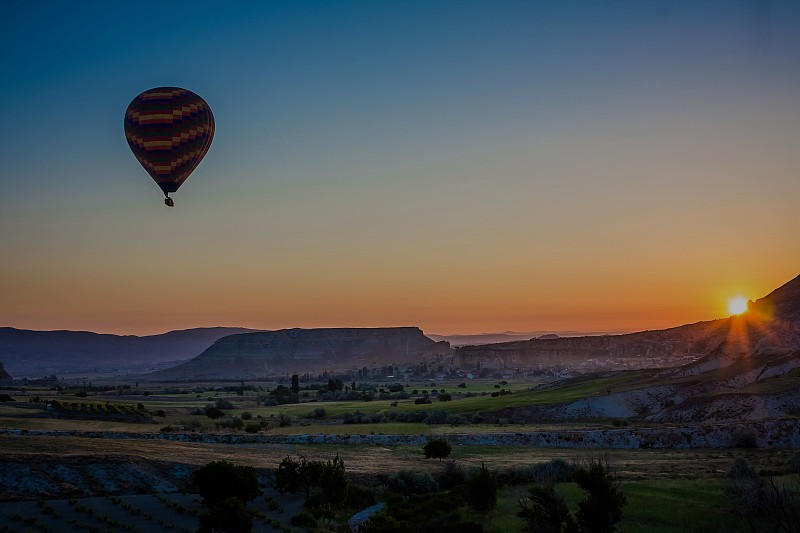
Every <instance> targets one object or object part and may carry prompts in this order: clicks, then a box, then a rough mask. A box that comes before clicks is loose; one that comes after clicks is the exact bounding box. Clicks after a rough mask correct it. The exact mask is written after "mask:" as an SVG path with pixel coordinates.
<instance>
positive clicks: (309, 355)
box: [150, 327, 450, 379]
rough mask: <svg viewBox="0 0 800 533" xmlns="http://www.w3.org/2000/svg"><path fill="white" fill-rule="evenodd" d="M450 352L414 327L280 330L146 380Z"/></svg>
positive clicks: (235, 341)
mask: <svg viewBox="0 0 800 533" xmlns="http://www.w3.org/2000/svg"><path fill="white" fill-rule="evenodd" d="M449 352H450V345H449V344H448V343H447V342H436V341H434V340H432V339H429V338H428V337H426V336H425V335H424V334H423V333H422V331H421V330H420V329H419V328H414V327H401V328H323V329H297V328H295V329H283V330H279V331H271V332H264V333H245V334H241V335H231V336H228V337H225V338H222V339H220V340H218V341H217V342H216V343H214V344H213V345H212V346H211V347H210V348H208V349H207V350H206V351H205V352H203V353H202V354H200V355H199V356H198V357H195V358H194V359H192V360H190V361H187V362H186V363H183V364H181V365H179V366H176V367H174V368H170V369H167V370H163V371H160V372H156V373H154V374H151V375H150V377H152V378H156V379H238V378H255V377H265V376H270V375H272V376H275V375H282V374H285V373H298V374H299V373H305V372H310V373H314V372H323V371H330V370H336V369H342V368H355V367H359V368H360V367H362V366H376V365H386V364H393V363H395V364H396V363H404V362H409V361H417V360H419V359H420V358H422V357H425V356H429V355H440V354H441V355H446V354H448V353H449Z"/></svg>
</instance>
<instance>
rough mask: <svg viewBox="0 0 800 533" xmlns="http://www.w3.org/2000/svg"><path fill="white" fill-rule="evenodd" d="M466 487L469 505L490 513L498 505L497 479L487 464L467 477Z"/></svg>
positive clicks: (479, 510)
mask: <svg viewBox="0 0 800 533" xmlns="http://www.w3.org/2000/svg"><path fill="white" fill-rule="evenodd" d="M464 487H465V493H464V497H465V499H466V501H467V505H469V506H470V507H471V508H472V509H474V510H476V511H478V512H479V513H488V512H489V511H491V510H492V509H494V506H495V505H497V480H496V479H495V475H494V474H493V473H492V472H490V471H489V469H488V468H486V465H485V464H481V467H480V468H479V469H478V471H477V472H475V473H474V474H472V475H471V476H470V477H469V478H468V479H467V482H466V483H465V484H464Z"/></svg>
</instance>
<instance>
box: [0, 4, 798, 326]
mask: <svg viewBox="0 0 800 533" xmlns="http://www.w3.org/2000/svg"><path fill="white" fill-rule="evenodd" d="M142 5H148V4H147V3H144V4H143V3H141V2H137V3H133V2H130V3H125V2H96V3H91V2H61V1H58V2H35V1H33V2H2V3H0V49H2V50H3V52H2V53H0V131H1V132H2V133H1V134H0V135H2V142H0V162H2V166H0V185H1V187H0V190H1V191H2V193H0V326H2V325H5V326H14V327H19V328H29V329H86V330H92V331H100V332H114V333H133V334H143V333H156V332H162V331H167V330H171V329H179V328H188V327H195V326H213V325H228V326H249V327H255V328H267V329H273V328H281V327H323V326H390V325H417V326H420V327H421V328H423V330H425V331H426V332H429V333H475V332H487V331H503V330H517V331H531V330H566V329H580V330H583V331H591V330H595V331H596V330H605V331H608V330H615V331H629V330H636V329H644V328H659V327H668V326H674V325H679V324H682V323H686V322H694V321H698V320H705V319H712V318H716V317H720V316H724V315H726V311H725V309H726V305H727V301H728V299H729V298H731V297H733V296H736V295H737V294H741V295H742V296H744V297H746V298H752V299H755V298H758V297H761V296H764V295H765V294H766V293H768V292H769V291H770V290H772V289H774V288H776V287H777V286H779V285H781V284H783V283H785V282H786V281H788V280H790V279H791V278H793V277H795V276H797V275H798V274H800V238H799V237H798V229H800V32H798V31H797V28H800V2H796V1H791V0H784V1H779V0H773V1H768V0H727V1H718V0H714V1H702V0H691V1H678V0H651V1H642V0H629V1H615V2H605V1H578V0H575V1H569V2H560V1H549V2H545V1H526V2H522V1H520V2H517V1H489V0H486V1H477V2H476V1H468V0H460V1H456V2H449V1H435V0H431V1H414V0H408V1H394V2H393V1H381V2H374V1H366V0H365V1H353V2H346V1H342V2H302V1H297V2H156V3H150V4H149V5H151V6H153V8H152V9H150V10H142V8H141V6H142ZM156 6H157V8H156ZM162 85H173V86H180V87H185V88H188V89H190V90H193V91H195V92H196V93H198V94H199V95H201V96H202V97H203V98H204V99H205V100H206V101H207V102H208V103H209V104H210V105H211V107H212V109H213V110H214V113H215V118H216V123H217V129H216V135H215V139H214V143H213V144H212V146H211V149H210V151H209V153H208V155H207V157H206V159H205V160H204V161H203V162H202V163H201V165H200V166H199V167H198V169H197V170H196V171H195V172H194V174H193V175H192V176H191V177H190V178H189V180H188V181H187V182H186V183H185V184H184V186H183V187H182V188H181V190H180V191H178V193H176V194H174V195H173V197H174V198H175V202H176V206H175V207H174V208H171V209H170V208H167V207H165V206H164V205H163V202H162V199H163V195H162V194H161V192H160V190H159V189H158V187H157V186H156V185H155V184H154V183H153V182H152V180H151V179H150V177H149V176H148V175H147V174H146V173H145V171H144V170H143V169H142V168H141V167H140V165H139V164H138V162H137V161H136V160H135V159H134V157H133V155H132V154H131V153H130V150H129V148H128V145H127V143H126V141H125V137H124V134H123V130H122V121H123V114H124V111H125V109H126V107H127V105H128V103H129V102H130V101H131V100H132V99H133V98H134V97H135V96H136V95H137V94H139V93H140V92H142V91H143V90H145V89H148V88H151V87H156V86H162Z"/></svg>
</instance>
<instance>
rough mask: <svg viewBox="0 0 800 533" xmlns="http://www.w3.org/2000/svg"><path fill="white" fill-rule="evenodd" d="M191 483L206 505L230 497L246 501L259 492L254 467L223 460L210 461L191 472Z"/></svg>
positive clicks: (214, 503)
mask: <svg viewBox="0 0 800 533" xmlns="http://www.w3.org/2000/svg"><path fill="white" fill-rule="evenodd" d="M192 484H193V485H194V486H195V487H196V488H197V490H198V492H199V493H200V496H202V498H203V503H204V504H206V505H207V506H213V505H216V504H217V503H220V502H222V501H224V500H227V499H228V498H231V497H234V498H238V499H239V500H241V501H242V502H248V501H250V500H253V499H255V497H256V496H258V494H259V493H260V492H261V490H260V489H259V487H258V477H257V475H256V469H255V468H253V467H251V466H239V465H234V464H232V463H229V462H227V461H224V460H223V461H212V462H210V463H208V464H207V465H205V466H202V467H200V468H198V469H197V470H195V471H194V472H192Z"/></svg>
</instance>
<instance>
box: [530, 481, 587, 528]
mask: <svg viewBox="0 0 800 533" xmlns="http://www.w3.org/2000/svg"><path fill="white" fill-rule="evenodd" d="M519 507H520V509H519V511H517V516H518V517H520V518H522V519H523V520H524V521H525V526H524V527H523V531H525V532H530V533H561V532H562V531H574V530H575V529H576V527H575V520H574V518H572V515H570V512H569V508H568V507H567V504H566V503H565V502H564V498H563V497H562V496H561V495H560V494H558V493H557V492H556V490H555V485H553V484H552V483H551V484H546V485H542V486H538V485H535V486H533V487H530V488H529V489H528V497H527V498H522V499H521V500H519Z"/></svg>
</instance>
